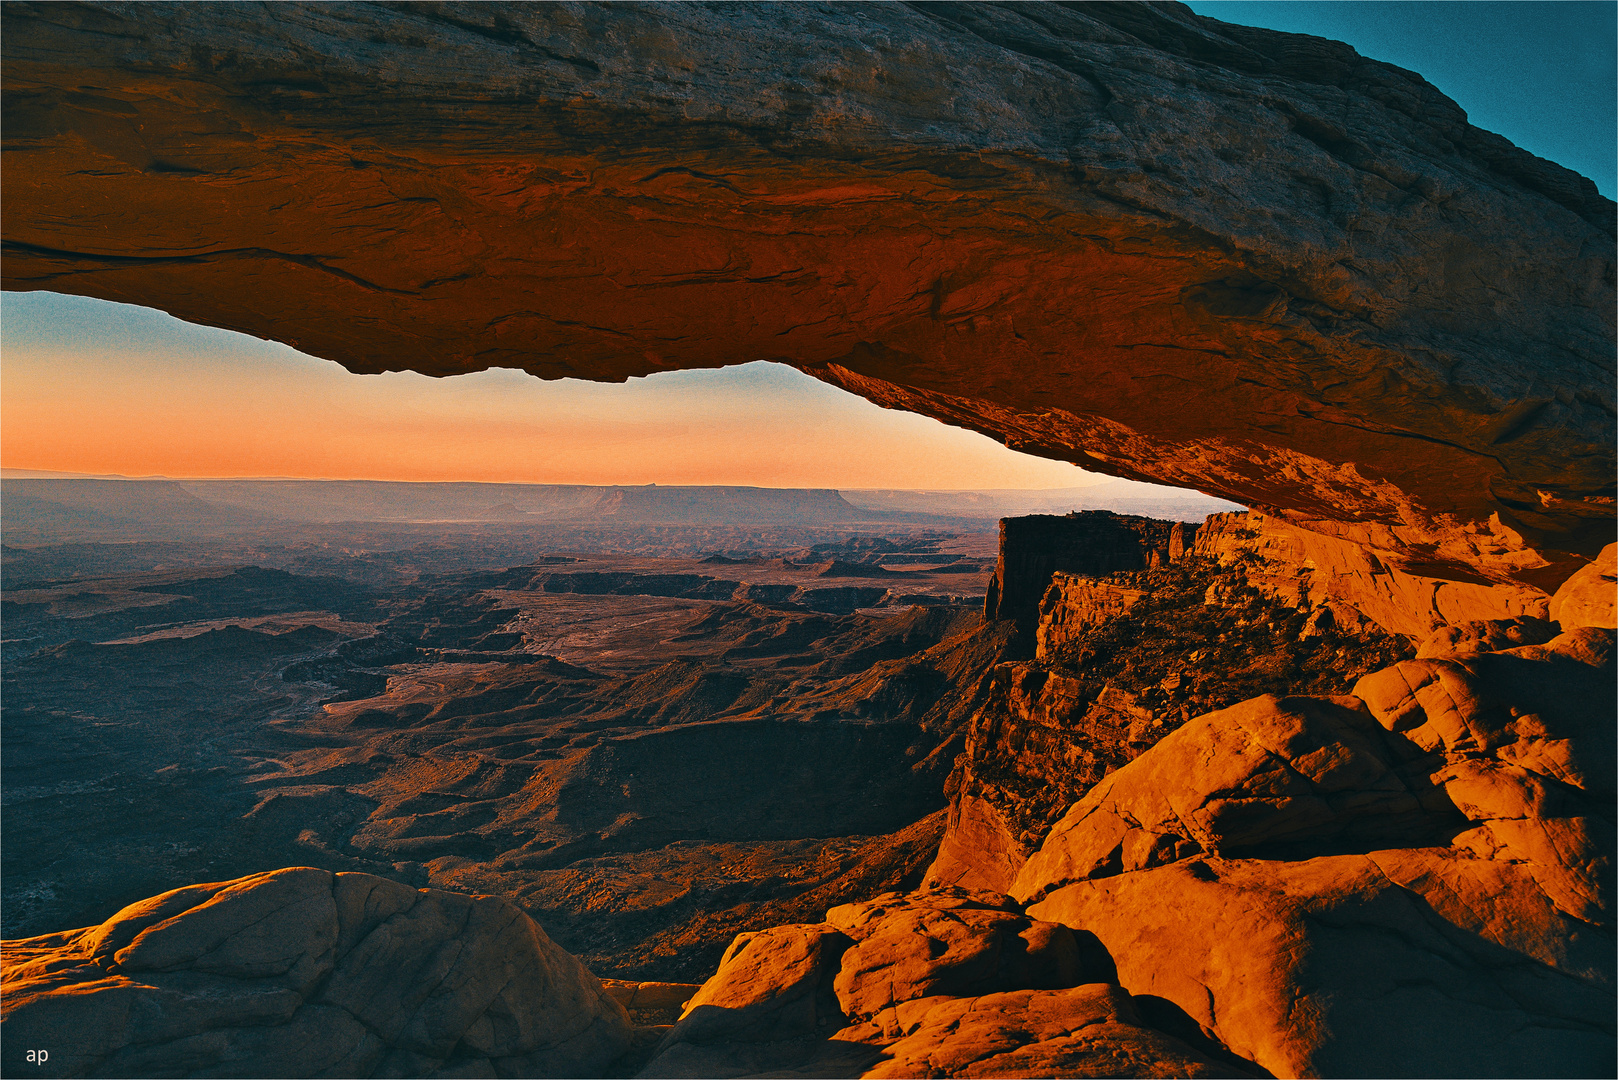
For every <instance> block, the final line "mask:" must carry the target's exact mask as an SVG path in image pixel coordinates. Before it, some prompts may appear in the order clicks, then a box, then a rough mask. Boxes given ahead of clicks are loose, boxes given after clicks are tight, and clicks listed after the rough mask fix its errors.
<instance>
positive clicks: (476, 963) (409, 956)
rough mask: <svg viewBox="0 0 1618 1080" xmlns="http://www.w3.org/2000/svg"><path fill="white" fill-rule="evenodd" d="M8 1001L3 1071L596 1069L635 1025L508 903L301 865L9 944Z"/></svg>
mask: <svg viewBox="0 0 1618 1080" xmlns="http://www.w3.org/2000/svg"><path fill="white" fill-rule="evenodd" d="M4 1012H5V1018H4V1023H3V1028H0V1030H3V1032H4V1037H5V1051H4V1053H5V1071H6V1074H7V1075H13V1076H21V1075H37V1076H107V1077H119V1076H146V1075H208V1076H221V1075H223V1076H281V1077H297V1076H373V1075H377V1076H424V1075H428V1074H430V1073H434V1072H437V1071H439V1070H443V1069H450V1070H453V1071H455V1072H456V1073H457V1074H458V1075H486V1076H487V1075H500V1076H588V1075H599V1074H600V1073H601V1072H602V1071H603V1070H605V1068H606V1067H607V1066H608V1065H609V1064H610V1063H611V1062H612V1061H614V1060H615V1059H617V1058H618V1057H619V1056H620V1055H622V1054H623V1053H624V1051H625V1050H626V1049H627V1048H628V1046H629V1033H630V1025H629V1019H628V1016H627V1015H626V1013H625V1011H624V1007H623V1006H622V1005H621V1004H619V1003H618V1002H617V1001H616V1000H614V998H613V997H612V996H611V995H610V994H608V993H607V992H606V991H605V990H603V989H602V986H601V984H600V983H599V982H597V981H596V979H595V978H594V977H593V976H592V975H591V974H590V973H589V972H588V971H586V970H585V969H584V967H583V965H581V964H580V963H579V962H578V961H577V960H575V959H574V958H573V957H571V956H569V955H568V954H567V953H565V952H563V951H562V950H561V949H559V948H557V947H556V946H555V945H553V944H552V943H551V941H550V939H549V938H547V937H546V936H545V934H544V932H543V931H542V930H540V929H539V927H538V926H536V925H534V923H533V921H532V920H530V919H529V918H528V917H527V916H526V915H524V914H523V913H522V912H521V911H520V910H518V909H517V908H516V907H514V906H513V905H512V904H510V903H509V902H507V901H505V900H502V899H499V898H497V897H491V896H476V897H474V896H464V895H461V894H458V893H448V892H441V891H439V890H436V889H420V890H418V889H411V888H409V887H407V886H404V885H400V884H398V883H397V882H393V881H389V880H387V879H385V878H379V877H374V876H372V875H369V874H331V873H329V872H327V871H324V870H314V869H308V868H295V869H288V870H277V871H274V872H272V873H267V874H259V875H255V876H253V877H247V878H241V879H238V880H236V881H228V882H220V883H216V884H211V885H192V886H189V887H187V888H184V889H177V890H175V891H173V892H169V893H164V894H163V895H161V896H155V897H152V898H151V899H149V900H145V901H142V902H141V903H138V904H133V905H131V906H129V907H127V908H125V909H124V910H123V911H120V912H119V913H118V914H116V915H114V916H113V917H112V918H111V919H108V920H107V921H106V922H104V923H102V924H101V925H100V926H92V927H87V928H85V929H82V930H74V931H69V932H67V933H62V934H51V935H46V936H45V937H38V938H29V939H25V940H21V941H9V942H6V943H5V981H4ZM39 1049H44V1050H46V1051H47V1052H48V1054H49V1057H48V1059H47V1060H46V1061H45V1062H44V1063H43V1064H42V1065H39V1066H35V1065H34V1064H32V1063H25V1061H24V1054H25V1053H26V1052H27V1051H29V1050H39Z"/></svg>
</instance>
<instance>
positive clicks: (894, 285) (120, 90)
mask: <svg viewBox="0 0 1618 1080" xmlns="http://www.w3.org/2000/svg"><path fill="white" fill-rule="evenodd" d="M4 14H5V27H4V56H5V66H4V82H5V102H6V118H5V131H4V135H5V140H6V147H7V152H6V154H5V159H4V183H5V194H6V198H5V204H4V239H5V245H6V246H5V263H4V270H5V274H4V284H5V287H6V288H8V289H50V290H55V291H59V292H67V293H79V294H84V295H89V296H96V297H102V298H106V299H110V300H118V301H125V302H131V303H139V304H146V305H150V306H154V307H158V308H162V309H164V310H167V311H169V312H171V313H173V314H175V315H177V316H180V317H181V318H185V319H189V320H192V321H195V322H200V323H207V324H212V325H217V326H223V327H228V328H231V329H235V330H241V331H244V332H247V333H250V334H255V335H258V336H261V337H266V338H273V339H277V340H281V341H285V342H287V343H289V344H292V345H294V346H296V347H298V348H300V349H302V350H304V351H305V352H308V353H311V354H314V355H317V356H322V357H327V358H329V359H332V360H336V361H338V362H340V363H342V364H344V365H345V366H347V367H349V368H350V369H352V370H354V371H359V372H376V371H383V370H398V369H406V368H410V369H415V370H417V371H422V372H426V373H429V374H433V375H449V374H454V373H458V372H464V371H471V370H479V369H483V368H487V367H491V366H506V367H517V368H523V369H525V370H527V371H530V372H532V373H533V374H535V375H538V376H541V377H545V378H557V377H579V378H590V379H605V380H621V379H624V378H626V377H629V376H637V375H644V374H647V373H651V372H656V371H664V370H670V369H677V368H693V367H715V366H720V365H724V364H729V363H740V362H746V361H752V360H775V361H781V362H784V363H788V364H792V365H794V366H796V367H799V368H801V369H803V370H805V371H808V372H810V373H811V374H814V375H816V376H818V377H820V378H822V379H825V380H827V381H829V382H832V383H835V384H837V385H840V386H843V387H846V388H847V389H849V390H851V391H853V392H855V393H857V394H861V395H863V396H865V397H867V398H869V399H871V400H873V401H876V402H878V403H880V404H883V405H886V406H891V407H896V408H904V409H910V410H914V411H917V412H921V413H925V414H927V415H931V416H935V417H939V418H941V419H944V420H946V421H948V422H950V423H954V424H959V425H962V426H966V427H971V428H975V429H977V430H980V431H983V432H985V433H987V434H990V435H992V436H993V437H995V438H997V439H1000V440H1001V441H1003V442H1005V443H1007V444H1009V445H1011V446H1013V447H1016V448H1018V449H1023V450H1028V451H1031V452H1034V453H1038V454H1044V455H1047V456H1051V457H1056V458H1062V459H1066V460H1070V461H1074V462H1077V463H1079V464H1081V465H1083V466H1085V467H1086V468H1090V469H1095V470H1099V471H1102V472H1107V473H1112V474H1115V475H1119V476H1129V477H1135V478H1139V479H1146V480H1154V481H1159V482H1165V483H1172V484H1179V485H1185V486H1193V487H1197V488H1200V489H1201V490H1203V491H1206V492H1210V493H1213V494H1217V495H1222V496H1225V497H1228V498H1231V499H1235V500H1238V501H1241V502H1244V503H1249V504H1253V505H1256V506H1260V507H1264V508H1269V509H1272V510H1274V511H1277V512H1279V513H1282V514H1284V515H1286V516H1287V517H1289V518H1291V519H1292V520H1294V521H1296V522H1298V523H1299V524H1303V525H1305V526H1306V527H1309V528H1313V529H1316V530H1319V531H1323V532H1327V533H1332V534H1335V535H1339V536H1344V537H1347V538H1350V539H1355V540H1358V541H1360V542H1363V543H1368V544H1370V545H1372V546H1373V547H1375V548H1377V549H1378V550H1380V551H1381V552H1383V553H1384V554H1385V555H1386V556H1388V557H1389V558H1390V559H1392V560H1394V561H1395V562H1398V563H1402V565H1404V566H1406V567H1407V568H1410V569H1412V570H1413V572H1418V573H1423V574H1428V575H1433V576H1440V577H1454V578H1459V579H1469V580H1488V581H1516V582H1518V583H1523V584H1531V585H1535V586H1538V587H1541V588H1547V589H1554V588H1555V586H1556V585H1557V584H1558V583H1559V582H1560V581H1561V580H1562V579H1563V578H1565V577H1566V576H1568V575H1569V574H1570V573H1572V572H1573V571H1574V570H1575V569H1576V568H1577V567H1578V566H1580V565H1582V564H1583V562H1584V561H1585V560H1586V559H1587V557H1589V556H1590V555H1593V554H1594V553H1595V552H1596V551H1597V550H1598V549H1599V548H1600V547H1601V546H1602V545H1603V544H1605V543H1608V542H1610V540H1611V539H1612V531H1613V506H1614V504H1613V484H1614V451H1613V440H1614V419H1613V418H1614V403H1613V378H1614V366H1613V355H1614V340H1615V335H1614V247H1613V235H1614V224H1613V215H1614V205H1613V203H1612V202H1611V201H1609V200H1607V199H1604V198H1602V197H1601V196H1600V195H1599V194H1598V193H1597V192H1596V191H1595V188H1594V186H1593V185H1592V184H1591V183H1590V182H1589V181H1588V180H1586V179H1584V178H1583V177H1580V176H1578V175H1576V174H1574V173H1571V172H1569V171H1567V170H1565V169H1562V168H1560V167H1559V166H1556V165H1554V164H1551V163H1549V162H1546V161H1543V160H1540V159H1538V158H1535V157H1533V156H1532V155H1530V154H1528V153H1526V152H1525V151H1522V150H1520V149H1518V148H1516V147H1514V146H1512V145H1511V144H1510V143H1508V142H1506V141H1505V140H1504V139H1501V138H1500V137H1499V136H1496V135H1492V134H1489V133H1487V132H1484V131H1481V130H1479V129H1477V128H1474V127H1471V126H1470V125H1469V124H1468V123H1467V121H1466V117H1465V114H1464V113H1463V112H1462V111H1461V110H1460V109H1459V108H1458V107H1457V106H1456V105H1455V104H1454V103H1453V102H1451V101H1449V100H1448V99H1447V98H1445V97H1444V96H1443V95H1442V94H1440V93H1439V92H1438V91H1437V90H1435V89H1434V88H1433V87H1432V86H1430V85H1429V84H1427V83H1426V82H1425V81H1423V80H1422V79H1421V78H1420V77H1419V76H1417V75H1415V74H1412V73H1410V72H1406V71H1403V70H1401V69H1398V68H1395V67H1392V66H1389V65H1387V64H1383V63H1379V62H1376V61H1372V60H1368V59H1365V58H1362V57H1360V56H1359V55H1358V54H1356V53H1355V52H1354V51H1353V50H1352V49H1350V48H1349V47H1348V46H1346V45H1342V44H1340V43H1336V42H1329V41H1324V40H1321V39H1316V38H1307V37H1299V36H1296V35H1288V34H1281V33H1276V32H1271V31H1264V30H1256V29H1251V28H1246V27H1238V26H1231V25H1227V24H1224V23H1219V22H1215V21H1212V20H1208V19H1202V18H1199V17H1197V16H1195V15H1194V14H1192V13H1191V12H1190V11H1189V9H1186V8H1183V7H1180V6H1178V5H1173V4H1153V5H1085V4H1077V5H1061V6H1058V5H1044V4H1041V5H1032V4H1029V5H1024V4H1008V5H974V4H961V5H934V4H926V3H916V4H905V5H900V4H871V5H862V4H848V5H816V4H794V5H786V6H779V7H768V6H752V5H714V6H707V5H659V4H613V5H533V4H510V5H506V4H454V3H443V4H417V5H404V4H340V5H316V4H275V5H263V6H259V5H200V4H198V5H193V4H126V3H89V4H74V5H65V4H37V5H36V4H28V3H12V4H7V5H5V11H4Z"/></svg>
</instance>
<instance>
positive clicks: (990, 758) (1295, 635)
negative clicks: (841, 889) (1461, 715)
mask: <svg viewBox="0 0 1618 1080" xmlns="http://www.w3.org/2000/svg"><path fill="white" fill-rule="evenodd" d="M1215 524H1216V525H1219V524H1222V523H1220V522H1216V523H1215ZM1238 554H1240V555H1242V556H1243V557H1240V558H1232V559H1230V560H1228V561H1227V564H1226V565H1223V566H1221V565H1219V564H1217V563H1215V562H1214V561H1213V560H1210V559H1207V558H1205V557H1199V556H1197V555H1195V553H1187V552H1185V551H1184V550H1182V552H1181V556H1182V557H1181V560H1179V561H1176V562H1175V563H1173V564H1172V565H1170V566H1168V567H1164V568H1161V569H1158V570H1151V571H1139V572H1134V573H1125V574H1117V575H1113V576H1112V577H1110V578H1108V579H1105V580H1102V579H1094V578H1087V577H1083V576H1080V575H1066V574H1060V573H1059V574H1057V575H1055V578H1054V581H1053V584H1052V585H1051V587H1050V588H1049V589H1048V590H1047V592H1046V596H1045V600H1044V603H1043V604H1042V605H1041V613H1040V622H1039V625H1038V626H1037V627H1036V630H1035V637H1036V639H1037V641H1038V652H1037V656H1036V659H1035V660H1034V661H1033V662H1031V663H1007V664H1002V665H1001V666H999V667H998V668H996V669H995V670H994V672H993V675H992V677H991V678H990V679H989V691H988V694H987V695H986V696H985V699H984V701H983V703H982V706H981V707H980V708H979V709H978V710H977V711H976V712H975V713H974V714H973V716H972V720H971V723H970V724H969V725H968V727H967V731H966V738H965V742H964V746H963V748H962V753H961V754H960V755H959V756H958V757H957V758H956V761H955V767H954V770H953V772H952V773H951V776H950V780H949V784H948V792H949V795H950V811H949V818H948V822H947V824H946V828H945V833H944V839H943V841H942V844H941V845H940V847H939V852H938V857H937V858H936V859H935V860H934V861H933V864H932V866H931V867H929V869H928V872H927V880H928V881H932V882H936V883H939V884H957V885H964V886H969V887H973V888H988V889H998V890H1006V889H1009V888H1010V887H1011V883H1012V881H1013V880H1014V879H1015V878H1016V876H1017V873H1018V871H1019V870H1020V869H1021V867H1022V864H1023V862H1024V861H1025V860H1026V859H1027V857H1028V856H1029V855H1030V854H1031V853H1032V852H1033V851H1034V850H1036V849H1037V848H1038V847H1039V845H1040V843H1041V841H1042V839H1043V838H1044V836H1045V835H1046V832H1047V831H1048V829H1049V828H1050V827H1051V826H1052V825H1053V824H1054V823H1055V822H1056V820H1057V819H1058V818H1060V817H1061V816H1062V814H1063V813H1064V812H1065V811H1066V810H1067V809H1068V808H1069V807H1070V806H1072V805H1073V804H1074V803H1075V802H1077V801H1079V800H1080V799H1081V798H1082V797H1084V796H1085V794H1086V793H1087V792H1089V791H1091V790H1092V789H1093V788H1094V787H1095V785H1097V784H1098V783H1101V782H1102V781H1103V778H1104V777H1105V776H1106V775H1107V774H1108V773H1110V772H1112V771H1113V770H1115V769H1118V768H1120V767H1122V766H1124V765H1125V764H1127V763H1128V762H1130V761H1131V760H1133V759H1134V758H1135V757H1137V756H1138V755H1139V754H1140V753H1141V752H1142V751H1144V750H1146V749H1147V748H1149V747H1151V746H1152V745H1153V744H1154V743H1157V742H1158V741H1159V740H1160V739H1162V738H1164V737H1165V736H1167V735H1169V734H1170V733H1171V732H1173V731H1175V730H1176V729H1177V728H1178V727H1180V725H1182V724H1184V723H1186V722H1187V721H1190V720H1191V719H1192V718H1193V717H1195V716H1198V715H1200V714H1204V713H1208V712H1212V711H1216V710H1218V709H1221V708H1224V707H1227V706H1230V705H1234V704H1236V703H1237V702H1241V701H1243V700H1245V699H1248V698H1250V697H1252V696H1254V695H1261V694H1272V695H1277V696H1282V697H1285V696H1295V695H1298V694H1328V695H1329V694H1338V693H1346V692H1348V691H1349V689H1350V688H1351V686H1352V684H1353V681H1354V679H1355V678H1357V677H1358V676H1359V675H1360V674H1363V673H1365V672H1368V671H1373V670H1376V669H1378V668H1381V667H1384V666H1386V665H1387V664H1389V663H1390V662H1393V661H1396V660H1400V659H1404V658H1408V657H1409V656H1411V655H1412V650H1411V649H1410V648H1409V646H1408V645H1407V644H1406V643H1405V642H1404V641H1403V640H1401V639H1398V638H1393V637H1391V636H1389V635H1386V634H1383V633H1382V632H1381V630H1380V629H1379V628H1377V627H1376V626H1374V625H1372V624H1369V623H1367V622H1366V621H1365V620H1364V619H1361V618H1359V617H1358V616H1357V615H1355V616H1353V618H1355V619H1356V620H1357V621H1358V623H1359V624H1360V626H1361V627H1362V628H1363V629H1361V630H1358V631H1350V630H1349V629H1347V628H1346V627H1345V626H1343V625H1341V624H1340V622H1339V620H1336V619H1334V618H1333V617H1332V615H1331V609H1330V608H1328V607H1324V606H1321V607H1316V608H1314V609H1308V608H1306V607H1302V606H1300V605H1302V604H1306V603H1307V601H1305V600H1303V599H1302V598H1301V596H1300V593H1299V591H1298V589H1297V588H1296V587H1294V588H1292V590H1291V591H1290V592H1287V591H1286V590H1283V589H1277V588H1274V587H1270V586H1271V583H1272V582H1275V581H1284V582H1285V583H1287V584H1290V585H1293V586H1296V584H1297V582H1298V580H1299V575H1298V574H1297V573H1295V572H1294V573H1291V574H1288V575H1282V574H1281V573H1278V572H1276V571H1274V570H1273V569H1271V564H1270V563H1268V562H1265V563H1259V562H1257V561H1256V560H1255V559H1253V558H1252V557H1250V555H1249V554H1247V553H1238ZM1188 556H1189V557H1188ZM1291 569H1292V570H1293V571H1296V567H1293V568H1291ZM1302 580H1304V581H1305V582H1306V581H1307V578H1303V579H1302ZM1126 605H1127V606H1126ZM1120 608H1122V609H1124V610H1123V611H1119V609H1120ZM1347 622H1348V617H1347V616H1345V618H1344V619H1342V620H1341V623H1347ZM1478 625H1479V626H1481V627H1486V629H1484V630H1479V631H1477V632H1476V633H1475V634H1474V635H1473V638H1475V639H1476V642H1477V643H1478V645H1477V647H1482V645H1481V643H1482V642H1489V643H1492V646H1491V647H1498V646H1499V644H1500V643H1501V642H1505V643H1507V644H1511V645H1515V644H1523V643H1526V642H1528V641H1530V640H1532V641H1540V642H1542V641H1545V640H1548V639H1549V638H1550V637H1552V636H1554V625H1553V624H1551V623H1546V622H1544V621H1543V620H1537V621H1536V620H1524V619H1519V620H1516V621H1515V622H1514V623H1513V624H1511V629H1510V633H1509V634H1507V633H1506V631H1505V630H1503V629H1501V627H1502V626H1503V625H1504V624H1500V623H1486V624H1478ZM1451 630H1453V631H1454V633H1453V634H1448V635H1447V636H1446V635H1444V634H1441V635H1435V636H1434V642H1435V644H1434V647H1440V646H1441V645H1448V646H1453V645H1454V644H1455V643H1456V642H1457V641H1458V640H1459V638H1460V636H1461V635H1463V634H1464V633H1465V632H1464V631H1463V630H1461V629H1459V628H1451ZM1536 633H1538V634H1540V636H1534V634H1536ZM1525 635H1527V636H1525ZM1440 639H1442V640H1440ZM1469 640H1470V639H1469Z"/></svg>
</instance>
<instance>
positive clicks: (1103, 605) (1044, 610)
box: [1034, 573, 1146, 660]
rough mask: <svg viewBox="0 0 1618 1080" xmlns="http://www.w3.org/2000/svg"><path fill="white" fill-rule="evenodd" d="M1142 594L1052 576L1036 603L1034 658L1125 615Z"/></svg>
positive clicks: (1079, 578)
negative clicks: (1037, 605) (1037, 606)
mask: <svg viewBox="0 0 1618 1080" xmlns="http://www.w3.org/2000/svg"><path fill="white" fill-rule="evenodd" d="M1145 595H1146V593H1145V591H1144V590H1142V589H1131V588H1127V587H1125V586H1122V585H1114V584H1113V583H1112V582H1110V581H1097V580H1096V579H1095V578H1090V577H1084V576H1081V575H1078V574H1062V573H1058V574H1053V575H1052V576H1051V583H1050V587H1049V588H1047V589H1046V590H1045V596H1044V598H1043V599H1042V600H1040V602H1039V625H1038V626H1037V627H1036V628H1035V630H1034V641H1035V646H1034V657H1035V659H1039V660H1043V659H1045V658H1047V657H1049V656H1051V655H1053V654H1055V652H1056V651H1057V650H1058V649H1060V648H1061V647H1062V646H1063V645H1066V644H1068V643H1070V642H1072V641H1074V640H1075V639H1077V638H1078V637H1079V636H1080V635H1081V634H1082V633H1083V632H1084V631H1085V630H1088V629H1091V628H1093V627H1096V626H1099V625H1101V624H1102V623H1104V622H1107V621H1108V620H1110V619H1116V618H1119V617H1120V616H1123V615H1126V614H1128V613H1129V609H1130V608H1132V607H1134V606H1135V605H1136V604H1137V603H1139V602H1140V599H1141V598H1142V597H1143V596H1145Z"/></svg>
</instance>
